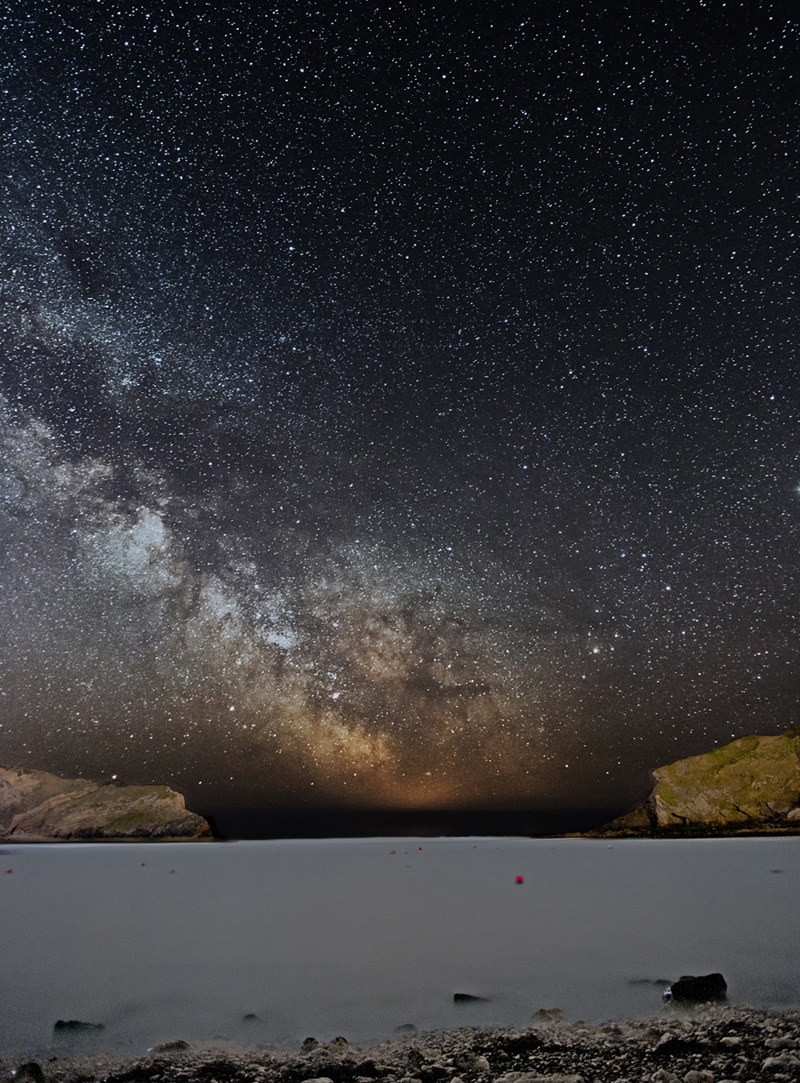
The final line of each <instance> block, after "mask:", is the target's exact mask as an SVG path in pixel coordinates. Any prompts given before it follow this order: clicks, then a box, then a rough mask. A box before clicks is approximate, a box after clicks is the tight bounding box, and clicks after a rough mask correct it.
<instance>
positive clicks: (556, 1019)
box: [531, 1008, 567, 1025]
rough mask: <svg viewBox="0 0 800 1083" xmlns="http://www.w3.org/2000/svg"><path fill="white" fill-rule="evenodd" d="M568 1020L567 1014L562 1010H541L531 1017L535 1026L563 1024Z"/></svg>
mask: <svg viewBox="0 0 800 1083" xmlns="http://www.w3.org/2000/svg"><path fill="white" fill-rule="evenodd" d="M566 1018H567V1016H566V1012H563V1011H562V1010H561V1008H539V1009H538V1010H537V1011H535V1012H534V1013H533V1015H532V1016H531V1022H532V1023H533V1024H534V1025H536V1024H541V1023H563V1022H564V1020H565V1019H566Z"/></svg>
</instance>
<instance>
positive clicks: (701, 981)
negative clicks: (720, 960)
mask: <svg viewBox="0 0 800 1083" xmlns="http://www.w3.org/2000/svg"><path fill="white" fill-rule="evenodd" d="M727 999H728V983H727V982H726V981H725V979H724V978H723V976H722V975H721V974H702V975H698V976H695V975H693V974H684V975H683V976H682V977H681V978H680V979H679V980H678V981H675V982H673V983H672V985H670V987H669V989H665V990H664V1000H665V1001H667V1002H670V1001H671V1002H672V1003H674V1004H685V1005H691V1004H711V1003H717V1004H720V1003H724V1002H725V1001H726V1000H727Z"/></svg>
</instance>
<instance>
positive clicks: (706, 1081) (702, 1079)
mask: <svg viewBox="0 0 800 1083" xmlns="http://www.w3.org/2000/svg"><path fill="white" fill-rule="evenodd" d="M714 1079H715V1076H714V1073H713V1072H707V1071H702V1070H700V1071H698V1070H697V1069H693V1070H692V1071H690V1072H687V1073H686V1075H685V1076H684V1077H683V1083H714Z"/></svg>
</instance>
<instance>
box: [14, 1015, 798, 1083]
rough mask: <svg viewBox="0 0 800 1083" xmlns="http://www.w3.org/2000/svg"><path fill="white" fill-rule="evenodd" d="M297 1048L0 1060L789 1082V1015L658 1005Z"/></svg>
mask: <svg viewBox="0 0 800 1083" xmlns="http://www.w3.org/2000/svg"><path fill="white" fill-rule="evenodd" d="M304 1047H305V1051H303V1050H300V1049H294V1050H291V1049H285V1048H279V1047H277V1046H271V1045H265V1044H262V1045H259V1046H256V1047H255V1048H254V1049H243V1048H241V1047H232V1046H227V1045H218V1046H205V1047H200V1046H191V1045H187V1044H186V1043H184V1042H181V1041H180V1037H179V1036H178V1035H176V1036H175V1040H174V1041H173V1042H171V1043H168V1045H165V1046H162V1047H157V1048H155V1049H153V1050H151V1051H150V1052H149V1053H148V1054H147V1055H146V1056H144V1057H139V1058H130V1057H129V1058H125V1059H123V1058H121V1057H114V1056H113V1055H111V1054H106V1053H94V1054H91V1055H83V1056H81V1055H71V1056H64V1057H52V1058H50V1059H49V1060H47V1059H42V1060H39V1061H30V1060H28V1061H23V1060H21V1059H20V1058H17V1059H11V1058H0V1080H2V1081H4V1083H5V1081H9V1083H10V1081H11V1080H14V1081H15V1083H195V1081H196V1083H727V1081H730V1083H787V1081H790V1083H800V1011H794V1010H793V1011H767V1010H756V1009H749V1008H739V1007H727V1006H724V1007H713V1008H706V1009H697V1010H694V1011H685V1010H681V1009H676V1008H665V1009H664V1010H663V1011H662V1012H661V1013H660V1014H659V1015H657V1016H655V1017H654V1018H652V1019H644V1020H642V1019H636V1020H618V1021H615V1022H610V1023H605V1024H586V1023H583V1022H576V1023H567V1022H564V1021H559V1020H557V1019H556V1020H552V1019H548V1021H547V1022H538V1021H537V1024H536V1025H533V1026H531V1027H530V1028H529V1029H526V1030H516V1029H511V1028H502V1029H495V1030H480V1029H478V1028H476V1027H466V1028H461V1029H459V1030H450V1031H436V1032H425V1033H419V1034H408V1033H404V1034H402V1035H397V1036H395V1037H393V1038H391V1039H388V1040H385V1041H381V1042H375V1043H371V1044H369V1045H360V1046H351V1045H349V1043H348V1042H347V1041H346V1040H345V1039H344V1038H342V1037H340V1038H337V1039H334V1041H333V1042H331V1043H329V1044H328V1045H327V1046H326V1045H322V1044H321V1043H317V1044H313V1043H311V1042H308V1041H306V1042H305V1043H304Z"/></svg>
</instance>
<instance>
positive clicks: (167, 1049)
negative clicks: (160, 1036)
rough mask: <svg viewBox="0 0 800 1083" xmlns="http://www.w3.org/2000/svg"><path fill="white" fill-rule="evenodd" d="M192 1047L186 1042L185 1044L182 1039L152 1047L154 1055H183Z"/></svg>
mask: <svg viewBox="0 0 800 1083" xmlns="http://www.w3.org/2000/svg"><path fill="white" fill-rule="evenodd" d="M191 1048H192V1047H191V1046H190V1045H189V1043H188V1042H185V1041H184V1040H183V1038H178V1039H176V1041H174V1042H162V1043H161V1045H154V1046H153V1052H154V1053H185V1052H186V1050H187V1049H191Z"/></svg>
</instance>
